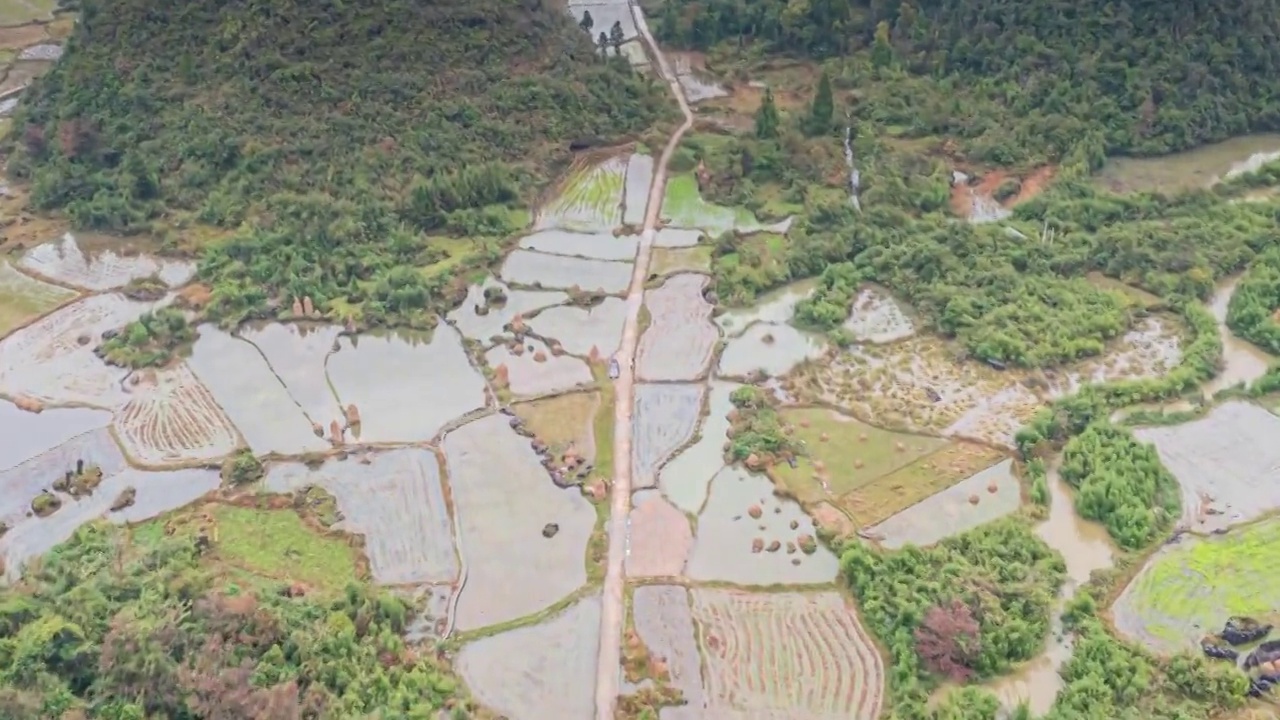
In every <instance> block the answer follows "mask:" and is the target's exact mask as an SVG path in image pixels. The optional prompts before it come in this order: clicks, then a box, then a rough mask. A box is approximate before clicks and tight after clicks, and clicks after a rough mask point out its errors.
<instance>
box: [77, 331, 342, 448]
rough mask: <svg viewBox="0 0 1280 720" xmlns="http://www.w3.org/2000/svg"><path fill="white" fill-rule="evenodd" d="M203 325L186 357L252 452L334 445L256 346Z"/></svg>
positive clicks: (197, 376) (198, 377)
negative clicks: (317, 431) (314, 425)
mask: <svg viewBox="0 0 1280 720" xmlns="http://www.w3.org/2000/svg"><path fill="white" fill-rule="evenodd" d="M198 331H199V334H200V336H199V337H198V338H197V339H196V342H195V345H194V346H193V347H192V351H191V357H190V358H189V359H188V360H187V363H188V364H189V366H190V367H191V370H192V371H193V372H194V373H195V376H196V378H197V379H199V380H200V381H201V382H202V383H203V384H204V386H205V387H206V388H208V389H209V392H211V393H212V394H213V398H214V400H216V401H217V403H218V405H219V406H220V407H221V408H222V409H223V411H224V412H225V413H226V415H227V417H228V418H230V419H231V422H232V424H234V425H235V427H236V428H237V429H238V430H239V431H240V434H241V435H242V436H243V437H244V439H245V442H247V443H248V444H249V447H250V449H252V450H253V452H255V453H257V454H260V455H263V454H268V453H278V454H280V455H297V454H301V453H307V452H318V451H322V450H325V449H327V448H329V447H330V445H329V443H328V442H327V441H325V440H323V439H321V438H319V437H317V436H316V434H315V432H314V430H313V428H312V426H311V421H310V420H308V419H307V416H306V415H305V414H304V413H303V411H302V407H301V406H299V405H298V403H297V402H296V401H295V400H294V399H293V398H292V397H291V396H290V395H289V391H288V390H286V389H285V386H284V384H283V383H281V382H280V379H279V378H278V377H276V374H275V372H274V371H273V370H272V369H271V366H270V365H268V364H267V361H266V359H264V358H263V356H262V353H260V352H258V349H257V348H255V347H254V346H253V345H251V344H249V343H248V342H247V341H245V340H241V339H240V338H237V337H233V336H232V335H229V334H227V333H225V332H223V331H222V330H219V329H218V328H216V327H214V326H213V325H201V326H200V328H199V329H198ZM94 359H95V360H96V359H97V358H94Z"/></svg>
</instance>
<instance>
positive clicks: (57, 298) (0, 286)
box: [0, 261, 75, 337]
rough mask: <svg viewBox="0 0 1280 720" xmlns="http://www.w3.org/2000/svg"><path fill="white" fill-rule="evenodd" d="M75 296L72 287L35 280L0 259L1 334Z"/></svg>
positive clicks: (3, 334) (0, 335)
mask: <svg viewBox="0 0 1280 720" xmlns="http://www.w3.org/2000/svg"><path fill="white" fill-rule="evenodd" d="M74 296H75V293H74V292H72V291H70V290H66V289H64V288H60V287H57V286H55V285H49V284H47V283H42V282H40V281H38V280H33V279H31V278H29V277H27V276H26V275H23V274H22V273H20V272H18V271H17V270H14V269H13V267H12V266H11V265H9V263H7V262H4V261H0V337H3V336H5V335H7V334H9V332H10V331H11V330H13V329H14V328H16V327H18V326H20V325H22V324H23V323H25V322H27V321H28V320H31V319H32V318H35V317H37V316H39V315H43V314H44V313H46V312H48V311H50V310H52V309H53V308H55V307H57V306H58V305H60V304H61V303H63V302H66V301H67V300H70V299H71V298H72V297H74Z"/></svg>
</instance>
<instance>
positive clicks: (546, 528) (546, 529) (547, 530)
mask: <svg viewBox="0 0 1280 720" xmlns="http://www.w3.org/2000/svg"><path fill="white" fill-rule="evenodd" d="M558 532H560V526H559V525H557V524H556V523H547V524H546V525H543V526H542V537H544V538H552V537H555V536H556V533H558Z"/></svg>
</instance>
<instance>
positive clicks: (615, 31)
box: [609, 22, 627, 55]
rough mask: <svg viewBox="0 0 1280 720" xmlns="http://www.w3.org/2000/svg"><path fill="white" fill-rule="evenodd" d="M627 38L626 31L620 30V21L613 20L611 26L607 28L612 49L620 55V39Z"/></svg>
mask: <svg viewBox="0 0 1280 720" xmlns="http://www.w3.org/2000/svg"><path fill="white" fill-rule="evenodd" d="M626 39H627V35H626V33H624V32H623V31H622V23H621V22H614V23H613V27H611V28H609V42H610V43H612V44H613V49H614V51H616V52H617V53H618V55H622V41H623V40H626Z"/></svg>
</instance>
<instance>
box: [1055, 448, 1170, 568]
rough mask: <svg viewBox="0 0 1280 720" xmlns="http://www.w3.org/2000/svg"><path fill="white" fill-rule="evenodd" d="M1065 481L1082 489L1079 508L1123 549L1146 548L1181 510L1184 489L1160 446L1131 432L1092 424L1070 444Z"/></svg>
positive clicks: (1064, 465) (1066, 451) (1064, 463)
mask: <svg viewBox="0 0 1280 720" xmlns="http://www.w3.org/2000/svg"><path fill="white" fill-rule="evenodd" d="M1061 473H1062V479H1063V480H1066V481H1067V482H1068V483H1069V484H1070V485H1071V486H1072V487H1074V488H1076V490H1077V492H1076V494H1075V498H1076V500H1075V504H1076V511H1077V512H1079V513H1080V516H1081V517H1083V518H1085V519H1088V520H1097V521H1098V522H1100V523H1102V524H1103V525H1105V526H1106V528H1107V532H1109V533H1110V534H1111V537H1113V538H1115V541H1116V542H1117V543H1119V544H1120V545H1121V546H1122V547H1125V548H1127V549H1130V550H1135V549H1139V548H1142V547H1146V546H1147V545H1148V544H1150V543H1151V542H1152V541H1153V540H1155V539H1156V537H1158V536H1159V535H1160V534H1161V533H1163V532H1164V531H1166V530H1168V528H1169V527H1170V526H1171V525H1172V524H1173V521H1174V520H1175V519H1176V518H1177V517H1178V515H1179V512H1180V509H1181V494H1180V493H1181V491H1180V489H1179V487H1178V481H1177V479H1176V478H1174V476H1173V474H1172V473H1170V472H1169V471H1168V470H1167V469H1165V467H1164V465H1163V464H1162V463H1161V462H1160V456H1159V455H1158V454H1157V453H1156V449H1155V447H1154V446H1152V445H1150V444H1145V443H1140V442H1138V441H1137V440H1135V439H1134V437H1133V434H1132V433H1130V432H1129V431H1128V430H1125V429H1121V428H1117V427H1112V426H1111V425H1107V424H1095V425H1090V426H1089V427H1088V428H1086V429H1085V430H1084V432H1082V433H1080V434H1079V435H1076V436H1075V437H1073V438H1071V440H1069V441H1068V442H1067V445H1066V447H1065V448H1064V449H1063V453H1062V470H1061Z"/></svg>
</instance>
